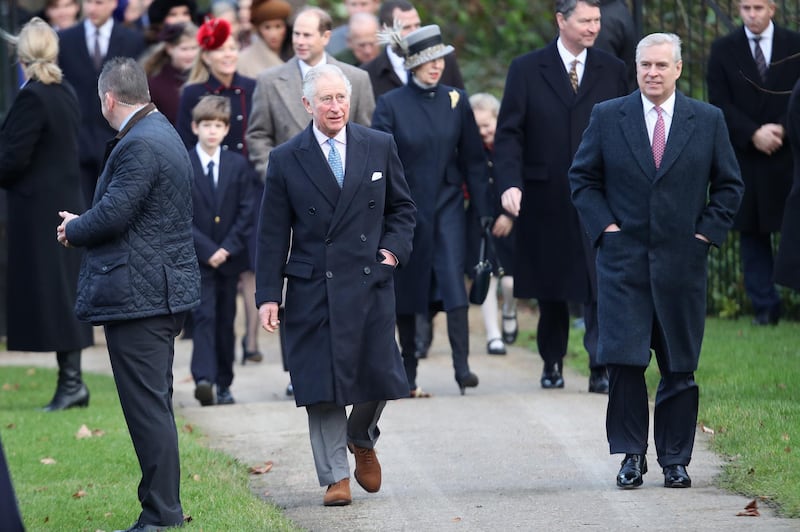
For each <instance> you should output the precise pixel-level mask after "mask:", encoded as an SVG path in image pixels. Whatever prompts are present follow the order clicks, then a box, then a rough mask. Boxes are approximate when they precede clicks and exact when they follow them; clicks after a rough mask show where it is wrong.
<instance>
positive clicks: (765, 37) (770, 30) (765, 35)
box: [744, 20, 775, 42]
mask: <svg viewBox="0 0 800 532" xmlns="http://www.w3.org/2000/svg"><path fill="white" fill-rule="evenodd" d="M744 33H745V35H747V40H748V41H750V42H752V40H753V37H755V36H756V34H755V33H753V32H752V31H750V30H749V29H747V26H745V27H744ZM774 33H775V24H773V23H772V21H771V20H770V21H769V26H767V29H765V30H764V31H762V32H761V33H760V35H761V39H762V41H768V42H772V35H773V34H774Z"/></svg>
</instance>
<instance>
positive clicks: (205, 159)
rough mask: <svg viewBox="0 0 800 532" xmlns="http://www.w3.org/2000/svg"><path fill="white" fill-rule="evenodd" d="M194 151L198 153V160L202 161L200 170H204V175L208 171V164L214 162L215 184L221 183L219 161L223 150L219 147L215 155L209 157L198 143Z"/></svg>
mask: <svg viewBox="0 0 800 532" xmlns="http://www.w3.org/2000/svg"><path fill="white" fill-rule="evenodd" d="M194 150H195V152H196V153H197V158H198V159H200V168H202V169H203V173H206V172H207V171H208V163H209V162H211V161H214V183H217V182H218V181H219V159H220V153H221V152H222V149H221V148H220V147H219V146H217V151H215V152H214V155H209V154H207V153H206V151H205V150H204V149H203V148H202V146H200V143H199V142H198V143H197V144H196V145H195V148H194Z"/></svg>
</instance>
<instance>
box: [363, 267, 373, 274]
mask: <svg viewBox="0 0 800 532" xmlns="http://www.w3.org/2000/svg"><path fill="white" fill-rule="evenodd" d="M371 272H372V270H370V269H369V266H364V275H369V274H370V273H371Z"/></svg>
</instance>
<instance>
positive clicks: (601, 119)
mask: <svg viewBox="0 0 800 532" xmlns="http://www.w3.org/2000/svg"><path fill="white" fill-rule="evenodd" d="M680 50H681V49H680V39H679V38H678V36H677V35H674V34H664V33H655V34H652V35H648V36H647V37H645V38H644V39H642V40H641V41H640V42H639V45H638V46H637V49H636V65H637V78H638V82H639V89H640V90H639V91H636V92H634V93H632V94H631V95H629V96H625V97H622V98H617V99H614V100H610V101H608V102H604V103H601V104H598V105H597V106H595V108H594V110H593V111H592V117H591V119H590V121H589V127H588V128H587V129H586V133H585V134H584V136H583V141H582V142H581V145H580V147H579V148H578V152H577V153H576V154H575V160H574V162H573V164H572V167H571V168H570V171H569V179H570V185H571V189H572V200H573V202H574V204H575V207H576V208H577V209H578V212H579V214H580V217H581V220H582V221H583V223H584V225H585V226H586V229H587V230H588V233H589V238H590V239H591V241H592V242H593V244H594V245H595V247H596V248H597V289H598V302H597V304H598V325H599V341H598V357H599V358H600V360H601V361H602V362H603V363H605V364H607V367H608V375H609V397H608V411H607V416H606V431H607V434H608V442H609V446H610V450H611V453H612V454H617V453H624V454H625V459H624V460H623V462H622V468H621V469H620V471H619V474H618V475H617V486H619V487H621V488H634V487H638V486H640V485H641V484H642V475H644V473H646V472H647V462H646V459H645V455H646V453H647V434H648V425H649V424H648V417H649V408H648V399H647V386H646V383H645V377H644V373H645V369H647V366H648V364H649V362H650V357H651V355H650V349H653V350H654V351H655V354H656V360H657V361H658V367H659V370H660V371H661V382H660V384H659V387H658V392H657V393H656V402H655V413H654V440H655V444H656V453H657V456H658V462H659V464H660V465H661V466H662V468H663V472H664V485H665V486H667V487H689V486H691V479H690V478H689V475H688V473H687V472H686V466H687V465H688V464H689V461H690V460H691V457H692V447H693V444H694V435H695V424H696V421H697V406H698V387H697V384H696V383H695V380H694V371H695V370H696V369H697V362H698V359H699V357H700V346H701V344H702V340H703V328H704V324H705V310H706V282H707V276H708V265H707V262H708V261H707V259H708V250H709V247H710V246H711V245H714V246H719V245H720V244H721V243H722V242H723V241H724V240H725V236H726V234H727V231H728V230H729V229H730V227H731V224H732V223H733V216H734V214H735V213H736V210H737V208H738V207H739V202H740V201H741V197H742V193H743V188H744V187H743V185H742V179H741V175H740V173H739V165H738V164H737V162H736V157H735V155H734V153H733V148H732V147H731V143H730V140H729V138H728V130H727V127H726V126H725V120H724V118H723V116H722V112H721V111H720V110H719V109H718V108H716V107H713V106H710V105H708V104H705V103H701V102H699V101H696V100H692V99H690V98H687V97H686V96H684V95H683V94H681V93H679V92H676V90H675V84H676V81H677V79H678V77H680V74H681V67H682V63H681V55H680ZM659 145H660V149H659Z"/></svg>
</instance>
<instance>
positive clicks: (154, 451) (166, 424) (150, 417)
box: [105, 312, 185, 526]
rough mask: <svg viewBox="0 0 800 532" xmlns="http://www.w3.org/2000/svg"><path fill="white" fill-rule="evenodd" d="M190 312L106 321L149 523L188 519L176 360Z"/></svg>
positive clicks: (144, 518)
mask: <svg viewBox="0 0 800 532" xmlns="http://www.w3.org/2000/svg"><path fill="white" fill-rule="evenodd" d="M184 317H185V313H183V312H182V313H179V314H168V315H165V316H154V317H150V318H142V319H136V320H124V321H118V322H111V323H109V324H107V325H106V326H105V333H106V343H107V344H108V354H109V356H110V358H111V367H112V369H113V371H114V381H115V382H116V384H117V392H118V393H119V402H120V405H121V406H122V413H123V414H124V415H125V421H126V422H127V424H128V431H129V432H130V434H131V440H132V441H133V448H134V449H135V450H136V456H137V457H138V459H139V466H140V467H141V469H142V479H141V481H140V482H139V502H141V504H142V513H141V515H140V516H139V522H140V523H143V524H149V525H161V526H170V525H173V526H174V525H180V524H182V523H183V509H182V508H181V500H180V478H181V471H180V460H179V455H178V432H177V430H176V428H175V415H174V412H173V410H172V360H173V358H174V356H175V337H176V336H177V335H178V333H180V331H181V327H183V320H184Z"/></svg>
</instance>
